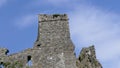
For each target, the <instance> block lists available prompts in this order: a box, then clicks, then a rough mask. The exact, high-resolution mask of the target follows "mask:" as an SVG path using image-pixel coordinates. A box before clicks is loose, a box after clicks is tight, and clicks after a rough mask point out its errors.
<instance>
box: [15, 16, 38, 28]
mask: <svg viewBox="0 0 120 68" xmlns="http://www.w3.org/2000/svg"><path fill="white" fill-rule="evenodd" d="M36 19H37V17H36V16H35V15H23V16H22V17H20V18H17V19H15V25H16V26H17V27H19V28H25V27H28V26H31V25H33V24H34V23H36Z"/></svg>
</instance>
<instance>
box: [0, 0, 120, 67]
mask: <svg viewBox="0 0 120 68" xmlns="http://www.w3.org/2000/svg"><path fill="white" fill-rule="evenodd" d="M119 3H120V1H119V0H29V1H28V0H0V47H5V48H8V49H9V50H10V53H15V52H19V51H22V50H24V49H27V48H32V46H33V44H34V42H35V40H36V38H37V28H38V14H42V13H47V14H54V13H66V14H68V16H69V19H70V20H69V24H70V32H71V38H72V40H73V43H74V44H75V47H76V49H75V52H76V53H77V55H78V54H79V51H80V50H81V48H82V47H88V46H90V45H93V44H94V45H95V48H96V54H97V59H98V60H99V61H100V62H101V63H102V65H103V68H120V36H119V35H120V30H119V29H120V8H119V6H120V4H119Z"/></svg>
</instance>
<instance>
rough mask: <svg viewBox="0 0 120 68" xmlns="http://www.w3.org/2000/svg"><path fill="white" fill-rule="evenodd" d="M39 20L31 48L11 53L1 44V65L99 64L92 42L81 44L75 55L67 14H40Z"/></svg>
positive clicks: (70, 67) (79, 67) (84, 67)
mask: <svg viewBox="0 0 120 68" xmlns="http://www.w3.org/2000/svg"><path fill="white" fill-rule="evenodd" d="M38 20H39V22H38V37H37V40H36V41H35V43H34V46H33V48H29V49H26V50H23V51H21V52H19V53H15V54H11V55H7V53H8V52H9V51H8V50H7V49H6V48H0V68H102V66H101V64H100V63H99V62H98V61H97V59H96V54H95V49H94V46H90V47H88V48H83V49H82V51H81V53H80V56H79V58H76V57H75V53H74V49H75V47H74V45H73V43H72V41H71V38H70V33H69V23H68V17H67V15H66V14H53V15H47V14H41V15H39V18H38ZM29 62H30V63H29Z"/></svg>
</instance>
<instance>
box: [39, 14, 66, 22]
mask: <svg viewBox="0 0 120 68" xmlns="http://www.w3.org/2000/svg"><path fill="white" fill-rule="evenodd" d="M57 20H68V17H67V15H66V14H53V15H47V14H39V21H40V22H44V21H57Z"/></svg>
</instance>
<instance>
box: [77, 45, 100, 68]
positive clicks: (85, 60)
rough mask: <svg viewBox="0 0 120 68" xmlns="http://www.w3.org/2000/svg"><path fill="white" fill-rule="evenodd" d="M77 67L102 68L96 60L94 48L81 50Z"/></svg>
mask: <svg viewBox="0 0 120 68" xmlns="http://www.w3.org/2000/svg"><path fill="white" fill-rule="evenodd" d="M76 65H77V67H78V68H102V65H101V64H100V63H99V62H98V60H97V59H96V54H95V48H94V46H90V47H88V48H83V49H82V50H81V52H80V56H79V58H78V60H77V63H76Z"/></svg>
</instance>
